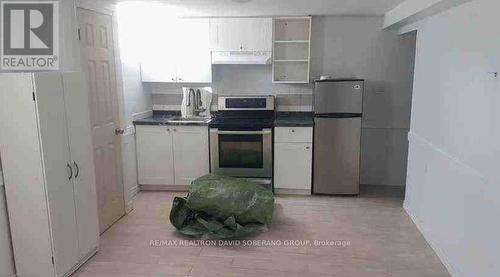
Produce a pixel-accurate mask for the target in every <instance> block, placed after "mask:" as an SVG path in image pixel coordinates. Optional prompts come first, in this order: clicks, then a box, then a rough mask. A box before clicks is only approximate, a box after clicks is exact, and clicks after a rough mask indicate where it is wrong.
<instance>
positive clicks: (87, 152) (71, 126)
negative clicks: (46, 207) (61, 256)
mask: <svg viewBox="0 0 500 277" xmlns="http://www.w3.org/2000/svg"><path fill="white" fill-rule="evenodd" d="M63 86H64V102H65V105H66V115H67V121H68V133H69V148H70V156H71V166H72V167H73V173H74V176H73V184H74V190H75V206H76V222H77V230H78V248H79V258H80V259H82V258H84V257H85V256H86V255H88V254H89V253H90V252H92V251H93V250H95V249H96V248H97V246H98V244H99V220H98V214H97V193H96V183H95V167H94V157H93V155H92V153H93V151H92V150H93V148H92V137H91V133H92V132H91V129H90V113H89V89H88V84H87V81H86V79H85V75H84V74H83V73H64V74H63Z"/></svg>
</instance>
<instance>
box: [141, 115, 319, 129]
mask: <svg viewBox="0 0 500 277" xmlns="http://www.w3.org/2000/svg"><path fill="white" fill-rule="evenodd" d="M178 116H180V112H178V111H155V112H154V113H153V116H150V117H147V118H144V119H139V120H135V121H134V122H133V123H134V125H184V126H208V125H209V124H210V120H208V121H207V122H204V123H193V122H175V123H172V122H168V121H169V120H171V119H173V118H175V117H178ZM274 126H275V127H313V126H314V118H313V113H312V112H277V113H276V118H275V120H274Z"/></svg>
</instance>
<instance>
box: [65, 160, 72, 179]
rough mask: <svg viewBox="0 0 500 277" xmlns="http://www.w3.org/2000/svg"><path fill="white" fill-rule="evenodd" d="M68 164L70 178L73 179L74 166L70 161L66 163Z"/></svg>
mask: <svg viewBox="0 0 500 277" xmlns="http://www.w3.org/2000/svg"><path fill="white" fill-rule="evenodd" d="M66 166H67V167H68V169H69V177H68V180H71V179H72V178H73V168H72V167H71V165H70V164H69V163H67V164H66Z"/></svg>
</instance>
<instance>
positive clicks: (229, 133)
mask: <svg viewBox="0 0 500 277" xmlns="http://www.w3.org/2000/svg"><path fill="white" fill-rule="evenodd" d="M271 132H272V131H271V129H263V130H262V131H219V129H210V133H215V134H219V135H270V134H271Z"/></svg>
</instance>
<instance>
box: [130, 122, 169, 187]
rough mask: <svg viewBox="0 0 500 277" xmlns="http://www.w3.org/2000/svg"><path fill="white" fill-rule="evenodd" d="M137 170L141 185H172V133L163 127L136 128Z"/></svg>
mask: <svg viewBox="0 0 500 277" xmlns="http://www.w3.org/2000/svg"><path fill="white" fill-rule="evenodd" d="M136 144H137V169H138V175H139V184H141V185H173V184H174V156H173V152H172V131H171V128H170V127H164V126H136Z"/></svg>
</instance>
